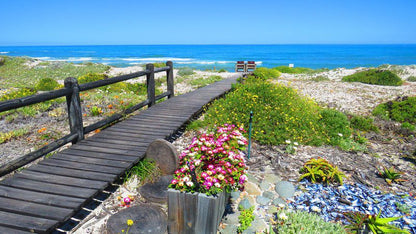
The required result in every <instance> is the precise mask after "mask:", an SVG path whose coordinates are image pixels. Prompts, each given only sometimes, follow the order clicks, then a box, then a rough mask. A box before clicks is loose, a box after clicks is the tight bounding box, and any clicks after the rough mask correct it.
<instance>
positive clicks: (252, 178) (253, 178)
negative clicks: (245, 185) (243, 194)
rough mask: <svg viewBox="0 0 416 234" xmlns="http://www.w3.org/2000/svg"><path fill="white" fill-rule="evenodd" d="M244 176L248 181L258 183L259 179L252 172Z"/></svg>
mask: <svg viewBox="0 0 416 234" xmlns="http://www.w3.org/2000/svg"><path fill="white" fill-rule="evenodd" d="M246 176H247V179H248V181H250V182H252V183H255V184H258V183H260V181H259V180H258V179H257V178H256V177H254V176H253V175H252V174H249V173H247V175H246Z"/></svg>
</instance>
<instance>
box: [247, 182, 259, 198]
mask: <svg viewBox="0 0 416 234" xmlns="http://www.w3.org/2000/svg"><path fill="white" fill-rule="evenodd" d="M244 188H245V189H244V190H245V191H246V192H247V193H248V195H254V196H259V195H260V194H261V190H260V188H259V186H257V185H256V184H254V183H252V182H247V183H246V185H245V186H244Z"/></svg>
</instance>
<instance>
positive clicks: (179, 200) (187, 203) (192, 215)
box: [168, 189, 229, 234]
mask: <svg viewBox="0 0 416 234" xmlns="http://www.w3.org/2000/svg"><path fill="white" fill-rule="evenodd" d="M228 198H229V194H228V193H226V192H222V193H220V194H217V196H207V195H205V194H203V193H184V192H180V191H177V190H174V189H168V231H169V233H187V234H193V233H198V234H203V233H206V234H211V233H213V234H216V233H217V229H218V226H219V224H220V222H221V219H222V216H223V214H224V210H225V206H226V204H227V202H228Z"/></svg>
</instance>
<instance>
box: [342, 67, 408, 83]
mask: <svg viewBox="0 0 416 234" xmlns="http://www.w3.org/2000/svg"><path fill="white" fill-rule="evenodd" d="M342 81H345V82H361V83H366V84H375V85H387V86H400V85H402V83H403V81H402V79H401V78H400V77H399V76H397V75H396V74H394V73H393V72H391V71H387V70H379V69H369V70H366V71H361V72H357V73H354V74H352V75H349V76H345V77H343V78H342Z"/></svg>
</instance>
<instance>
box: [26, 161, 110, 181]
mask: <svg viewBox="0 0 416 234" xmlns="http://www.w3.org/2000/svg"><path fill="white" fill-rule="evenodd" d="M26 170H29V171H38V172H45V173H49V174H51V176H53V175H61V176H68V177H74V178H81V179H91V180H98V181H105V182H113V181H114V180H115V179H116V178H117V177H118V176H117V175H112V174H105V173H99V172H92V171H84V170H76V169H68V168H60V169H59V170H56V168H55V167H53V166H47V165H40V164H38V165H33V166H31V167H29V168H28V169H26Z"/></svg>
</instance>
